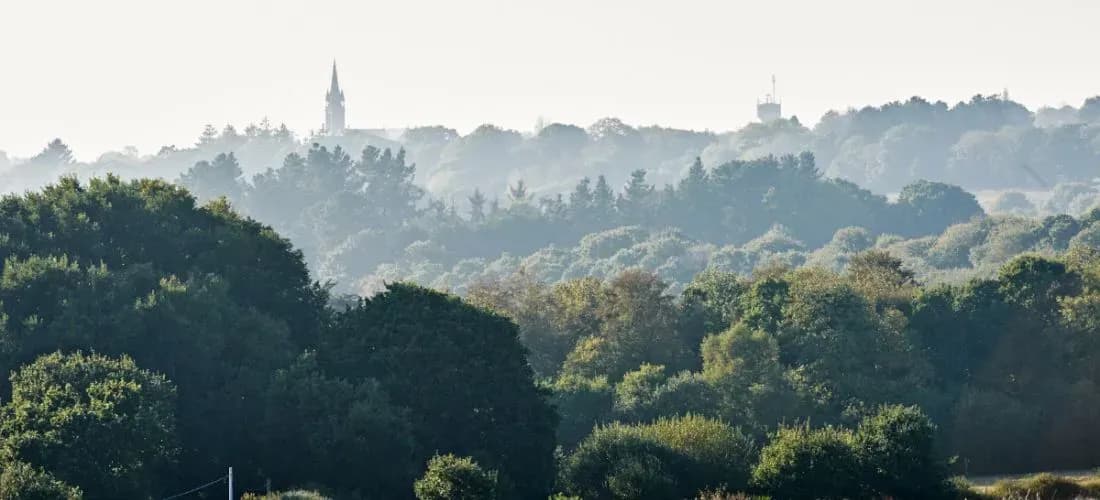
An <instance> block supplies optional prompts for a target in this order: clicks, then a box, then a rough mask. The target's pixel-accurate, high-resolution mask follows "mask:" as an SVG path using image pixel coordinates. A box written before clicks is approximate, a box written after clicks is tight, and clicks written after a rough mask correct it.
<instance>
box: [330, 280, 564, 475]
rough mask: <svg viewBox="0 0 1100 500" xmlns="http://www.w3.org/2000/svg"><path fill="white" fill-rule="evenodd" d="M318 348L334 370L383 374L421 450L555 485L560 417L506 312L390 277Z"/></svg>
mask: <svg viewBox="0 0 1100 500" xmlns="http://www.w3.org/2000/svg"><path fill="white" fill-rule="evenodd" d="M317 355H318V363H319V365H320V366H321V367H322V368H323V369H324V370H325V372H326V373H327V374H328V375H329V376H331V377H336V378H340V379H344V380H347V381H349V382H351V383H353V384H358V383H362V382H364V381H366V380H368V379H374V380H377V381H378V382H379V383H381V385H382V387H384V388H385V389H386V392H387V393H388V394H389V396H390V399H391V401H392V402H393V403H394V404H395V405H397V406H400V407H404V408H407V409H408V411H409V419H410V421H411V422H412V432H413V436H414V439H415V442H416V445H417V453H416V456H417V458H418V460H426V459H427V458H428V457H430V456H431V455H432V454H433V453H435V452H436V451H438V452H441V453H455V454H460V455H463V456H470V457H473V458H474V459H475V460H477V461H478V462H479V463H482V464H485V465H486V466H487V467H491V468H493V469H495V470H498V471H500V474H501V479H502V480H504V481H507V482H509V483H510V484H515V485H516V488H517V491H518V492H519V493H518V494H519V495H521V496H545V495H547V494H549V492H550V487H551V484H552V481H553V468H554V464H553V449H554V432H555V431H554V429H555V427H556V425H557V418H556V416H555V414H554V412H553V408H552V407H551V406H550V405H549V403H548V401H547V400H546V399H547V398H546V396H547V395H546V394H545V393H544V392H543V391H542V390H540V389H539V388H538V387H536V385H535V383H534V380H533V375H532V372H531V368H530V366H529V365H528V364H527V362H526V359H525V352H524V348H523V346H522V345H520V343H519V340H518V332H517V328H516V325H515V324H514V323H512V322H511V321H510V320H508V319H506V318H504V317H502V316H498V315H496V314H491V313H488V312H486V311H485V310H482V309H478V308H475V307H473V306H470V305H468V304H466V303H464V302H462V301H461V300H460V299H458V298H457V297H454V296H450V295H446V294H442V293H439V292H434V291H431V290H427V289H424V288H420V287H417V286H413V285H408V284H393V285H390V286H388V287H387V290H386V291H385V292H383V293H381V294H379V295H376V296H375V297H373V298H371V299H369V300H362V301H361V302H360V303H359V304H358V305H357V306H356V307H353V308H350V309H348V310H347V311H345V312H343V313H340V314H337V315H336V316H335V318H334V320H333V324H332V326H331V327H330V328H329V329H327V330H326V337H325V339H324V341H323V343H322V344H321V348H320V349H319V350H318V353H317Z"/></svg>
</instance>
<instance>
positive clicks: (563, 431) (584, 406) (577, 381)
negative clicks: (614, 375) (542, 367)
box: [550, 375, 614, 448]
mask: <svg viewBox="0 0 1100 500" xmlns="http://www.w3.org/2000/svg"><path fill="white" fill-rule="evenodd" d="M550 390H551V391H552V395H553V396H552V401H553V404H554V409H555V410H556V411H557V414H558V418H559V419H560V420H559V423H558V429H557V442H558V444H559V445H561V446H564V447H566V448H571V447H573V446H574V445H576V444H577V443H579V442H580V441H581V439H583V438H584V437H585V436H587V435H588V433H590V432H591V431H592V428H593V427H595V426H596V425H599V424H602V423H604V422H606V421H607V420H609V419H610V418H611V416H612V411H613V410H612V405H613V399H614V388H613V387H612V386H611V385H610V384H609V383H608V382H607V377H599V378H585V377H582V376H579V375H563V376H561V377H558V378H557V379H556V380H554V384H553V385H552V386H551V387H550Z"/></svg>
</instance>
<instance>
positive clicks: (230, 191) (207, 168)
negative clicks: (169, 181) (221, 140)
mask: <svg viewBox="0 0 1100 500" xmlns="http://www.w3.org/2000/svg"><path fill="white" fill-rule="evenodd" d="M243 174H244V172H243V171H241V166H240V164H239V163H237V157H236V156H234V155H233V153H229V154H225V153H222V154H219V155H218V156H216V157H215V158H214V161H213V162H209V161H205V160H204V161H200V162H198V163H196V164H195V165H194V166H193V167H191V168H190V169H189V170H188V171H187V172H184V173H183V174H181V175H180V180H179V182H180V184H182V185H183V186H184V187H186V188H187V189H188V190H189V191H191V193H192V194H194V195H195V197H196V198H198V199H200V200H203V201H206V200H211V199H214V198H217V197H219V196H225V197H228V198H229V199H230V200H235V201H236V200H241V198H242V193H243V188H242V185H241V181H240V180H238V179H239V178H240V177H241V175H243Z"/></svg>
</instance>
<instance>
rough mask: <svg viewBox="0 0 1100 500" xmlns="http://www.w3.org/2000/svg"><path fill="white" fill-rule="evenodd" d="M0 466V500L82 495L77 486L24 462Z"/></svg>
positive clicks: (75, 499)
mask: <svg viewBox="0 0 1100 500" xmlns="http://www.w3.org/2000/svg"><path fill="white" fill-rule="evenodd" d="M0 468H2V469H3V472H0V500H80V499H81V498H83V496H84V495H83V493H81V491H80V489H79V488H75V487H73V486H69V485H67V484H65V483H63V482H61V481H59V480H57V479H56V478H54V477H53V476H52V475H50V474H49V473H47V472H45V471H43V470H41V469H37V468H35V467H33V466H31V465H29V464H27V463H25V462H8V463H5V464H4V465H3V466H0Z"/></svg>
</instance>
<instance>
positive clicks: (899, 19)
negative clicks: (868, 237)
mask: <svg viewBox="0 0 1100 500" xmlns="http://www.w3.org/2000/svg"><path fill="white" fill-rule="evenodd" d="M842 7H843V8H842ZM2 10H3V11H4V14H6V15H5V16H4V18H5V19H8V20H9V21H8V22H7V23H6V25H5V26H4V29H3V30H0V47H4V49H0V50H3V51H4V53H3V56H4V57H3V61H4V63H3V67H4V69H5V73H6V75H7V76H8V78H5V79H4V86H3V88H2V91H0V151H6V152H7V153H8V154H9V155H10V156H14V157H28V156H31V155H33V154H35V153H37V152H38V151H39V150H41V148H42V147H43V146H44V145H45V144H46V142H48V141H49V140H50V139H52V138H54V137H60V138H62V139H63V140H64V141H66V143H68V144H69V145H70V146H71V147H72V148H73V150H74V153H75V155H76V157H77V158H78V159H81V160H92V159H94V158H96V157H97V156H98V155H99V154H101V153H103V152H105V151H108V150H119V149H121V148H123V147H124V146H128V145H132V146H136V147H137V148H138V149H139V150H140V151H141V152H142V153H146V154H148V153H154V152H156V150H157V149H158V148H159V147H160V146H162V145H169V144H175V145H178V146H184V145H189V144H191V143H193V142H194V141H195V139H196V138H197V136H198V134H199V132H200V131H201V130H202V127H203V125H204V124H207V123H211V124H214V125H215V126H217V127H219V128H220V127H222V126H224V125H225V124H226V123H231V124H234V125H236V126H238V127H243V126H244V125H245V124H247V123H249V122H258V121H259V120H261V119H262V118H264V117H268V118H270V119H271V121H272V122H274V123H276V124H278V123H280V122H285V123H286V124H287V126H288V127H290V128H291V129H293V130H294V131H295V132H298V133H303V134H304V133H307V132H308V131H309V130H311V129H316V128H318V127H319V126H320V124H321V122H322V119H323V97H324V91H325V89H326V88H327V83H328V78H329V68H330V65H331V64H332V60H333V59H336V60H337V61H338V63H339V67H340V79H341V85H342V87H343V88H344V92H345V94H346V96H347V106H348V124H349V126H351V127H356V128H378V127H405V126H409V125H434V124H441V125H445V126H448V127H452V128H455V129H457V130H459V131H460V132H467V131H469V130H471V129H473V128H474V127H476V126H477V125H479V124H482V123H493V124H496V125H499V126H502V127H506V128H511V129H517V130H530V129H531V128H532V126H533V125H534V123H535V121H536V119H538V118H539V117H540V116H541V117H543V118H544V119H545V120H547V121H558V122H565V123H576V124H581V125H587V124H589V123H592V122H593V121H595V120H596V119H598V118H601V117H605V116H616V117H619V118H622V119H623V120H624V121H626V122H628V123H633V124H639V125H650V124H658V125H662V126H668V127H677V128H686V129H696V130H704V129H708V130H714V131H726V130H733V129H736V128H739V127H741V126H743V125H744V124H746V123H748V122H750V121H752V120H753V119H754V114H755V110H754V105H755V103H756V99H757V98H759V97H762V96H763V95H764V94H765V93H767V92H768V91H769V90H770V82H769V79H770V76H771V75H772V74H775V75H777V77H778V80H779V82H778V94H779V97H780V99H781V100H782V101H783V105H784V114H785V115H787V116H790V115H797V116H798V117H799V118H800V119H801V120H802V121H803V122H804V123H814V122H816V121H817V119H818V118H820V116H821V115H822V114H823V113H824V112H826V111H828V110H830V109H836V110H844V109H846V108H849V107H861V106H864V105H872V104H874V105H877V104H882V103H885V102H889V101H892V100H898V99H906V98H908V97H910V96H913V95H919V96H922V97H925V98H927V99H929V100H943V101H946V102H948V103H955V102H957V101H960V100H966V99H969V97H971V96H972V95H974V94H978V93H982V94H993V93H999V92H1001V91H1002V90H1003V89H1006V88H1007V89H1008V91H1009V92H1010V96H1011V97H1012V99H1013V100H1016V101H1018V102H1021V103H1023V104H1025V105H1027V106H1028V107H1029V108H1030V109H1032V110H1035V109H1037V108H1038V107H1041V106H1060V105H1063V104H1070V105H1074V106H1077V105H1080V104H1081V102H1082V101H1083V100H1084V99H1085V98H1087V97H1089V96H1092V95H1096V94H1100V69H1097V68H1096V67H1095V65H1090V64H1088V60H1089V59H1088V57H1087V51H1088V49H1089V48H1090V47H1095V46H1097V44H1098V42H1100V34H1098V33H1097V32H1096V31H1095V30H1091V29H1090V26H1089V23H1090V20H1093V19H1096V18H1097V15H1100V3H1096V2H1086V1H1080V0H1078V1H1074V0H1061V1H1054V2H1047V3H1045V4H1043V5H1042V6H1040V5H1038V4H1028V3H1024V2H992V1H978V2H968V3H966V4H960V3H957V2H950V3H949V2H946V1H943V0H936V1H931V2H921V3H916V2H891V5H883V2H872V1H862V0H861V1H846V2H837V3H833V4H829V5H823V4H819V3H817V2H794V1H786V2H738V3H737V4H731V3H725V2H704V1H688V2H681V3H679V4H677V5H676V6H665V5H663V4H660V3H658V2H623V1H613V2H601V3H600V4H599V5H588V4H587V3H585V2H580V1H567V2H558V3H555V4H554V5H532V4H520V3H518V2H503V1H497V0H477V1H473V2H464V4H462V5H459V4H457V3H449V2H448V3H440V2H428V1H412V2H402V3H401V4H396V3H386V4H379V5H361V4H354V3H347V2H335V1H327V2H325V1H323V2H313V3H312V4H304V3H297V2H289V1H283V0H276V1H268V2H262V1H256V0H249V1H242V2H235V3H233V4H231V5H221V4H220V3H218V2H213V1H208V0H202V1H197V2H191V3H188V4H187V6H186V7H182V6H181V7H178V8H177V9H176V10H175V11H173V12H171V13H170V14H169V15H165V14H164V11H163V8H162V7H160V6H155V5H151V4H147V3H145V2H138V1H133V0H112V1H107V2H98V3H97V4H96V5H91V4H86V3H83V2H70V1H44V2H36V3H33V4H31V3H25V4H17V5H11V6H7V7H5V8H4V9H2ZM59 12H64V13H65V14H66V15H58V13H59ZM168 18H170V19H168ZM458 19H462V22H457V21H456V20H458ZM975 32H978V33H980V34H981V35H982V36H975ZM62 35H64V36H62ZM73 40H76V41H78V43H73Z"/></svg>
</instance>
